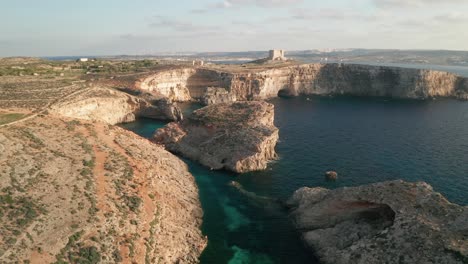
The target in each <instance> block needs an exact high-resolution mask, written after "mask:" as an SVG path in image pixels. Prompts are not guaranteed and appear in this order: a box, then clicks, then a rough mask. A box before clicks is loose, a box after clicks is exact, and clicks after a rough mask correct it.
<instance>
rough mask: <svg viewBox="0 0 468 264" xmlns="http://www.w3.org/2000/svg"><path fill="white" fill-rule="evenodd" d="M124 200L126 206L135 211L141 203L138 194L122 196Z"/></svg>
mask: <svg viewBox="0 0 468 264" xmlns="http://www.w3.org/2000/svg"><path fill="white" fill-rule="evenodd" d="M124 202H125V204H126V205H127V206H128V208H129V209H130V210H132V211H133V212H137V211H138V208H140V205H141V203H142V200H141V198H140V197H138V196H127V195H125V196H124Z"/></svg>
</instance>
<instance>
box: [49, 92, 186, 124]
mask: <svg viewBox="0 0 468 264" xmlns="http://www.w3.org/2000/svg"><path fill="white" fill-rule="evenodd" d="M50 112H51V113H54V114H57V115H60V116H66V117H71V118H79V119H85V120H98V121H102V122H105V123H108V124H118V123H125V122H132V121H135V118H136V117H147V118H153V119H159V120H171V121H174V120H179V119H181V111H180V109H178V107H177V106H176V105H175V104H173V103H172V102H171V101H170V100H168V99H161V100H157V101H154V102H151V103H150V102H149V101H147V100H145V99H143V98H138V97H136V96H132V95H130V94H127V93H124V92H120V91H117V90H113V89H110V88H106V87H91V88H87V89H85V90H82V91H79V92H77V93H76V94H72V95H71V96H69V97H67V98H65V99H63V100H61V102H60V103H58V104H55V105H53V106H52V107H51V109H50Z"/></svg>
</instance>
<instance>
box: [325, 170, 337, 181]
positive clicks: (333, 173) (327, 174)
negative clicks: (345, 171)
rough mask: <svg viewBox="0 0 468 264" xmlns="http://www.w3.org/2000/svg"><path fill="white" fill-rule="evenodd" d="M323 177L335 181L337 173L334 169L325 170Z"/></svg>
mask: <svg viewBox="0 0 468 264" xmlns="http://www.w3.org/2000/svg"><path fill="white" fill-rule="evenodd" d="M325 177H327V180H329V181H336V180H337V179H338V173H337V172H336V171H327V172H325Z"/></svg>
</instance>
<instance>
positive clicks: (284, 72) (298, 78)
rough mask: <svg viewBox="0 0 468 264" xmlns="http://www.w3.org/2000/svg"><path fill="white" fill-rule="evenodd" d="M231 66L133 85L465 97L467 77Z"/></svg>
mask: <svg viewBox="0 0 468 264" xmlns="http://www.w3.org/2000/svg"><path fill="white" fill-rule="evenodd" d="M236 67H238V66H226V67H223V68H213V69H209V68H204V69H201V68H187V69H177V70H168V71H164V72H161V73H157V74H155V75H151V76H149V77H146V78H144V79H142V80H141V81H140V82H139V85H137V87H139V88H140V89H142V90H146V91H152V92H154V93H158V94H161V95H163V96H164V97H166V98H170V99H174V100H177V101H188V100H191V99H201V98H203V96H204V94H205V93H206V92H207V87H221V88H225V89H226V90H227V91H229V92H230V96H232V98H236V99H237V100H239V101H242V100H264V99H268V98H273V97H277V96H278V95H287V96H297V95H301V94H304V95H355V96H385V97H394V98H412V99H426V98H430V97H455V98H459V99H466V98H468V79H467V78H462V77H459V76H456V75H454V74H451V73H447V72H439V71H432V70H418V69H409V68H397V67H385V66H369V65H352V64H304V65H292V66H291V65H283V64H279V65H277V66H274V67H273V66H269V67H265V68H263V69H262V68H261V67H259V66H257V67H255V68H248V67H246V68H240V69H238V68H236Z"/></svg>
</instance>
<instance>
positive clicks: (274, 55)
mask: <svg viewBox="0 0 468 264" xmlns="http://www.w3.org/2000/svg"><path fill="white" fill-rule="evenodd" d="M268 60H286V57H285V56H284V50H270V52H269V56H268Z"/></svg>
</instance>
